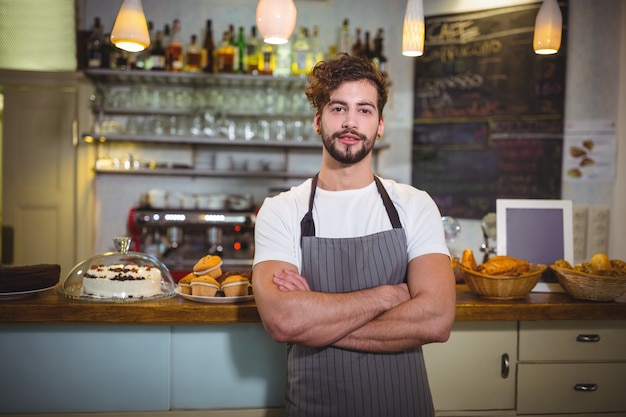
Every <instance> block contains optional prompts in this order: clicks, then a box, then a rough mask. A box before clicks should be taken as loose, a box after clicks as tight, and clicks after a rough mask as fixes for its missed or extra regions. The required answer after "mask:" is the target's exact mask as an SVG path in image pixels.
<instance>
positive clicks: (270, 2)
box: [256, 0, 297, 45]
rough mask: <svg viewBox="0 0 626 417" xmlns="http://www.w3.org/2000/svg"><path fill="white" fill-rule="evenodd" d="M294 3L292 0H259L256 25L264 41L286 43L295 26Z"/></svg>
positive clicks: (295, 13)
mask: <svg viewBox="0 0 626 417" xmlns="http://www.w3.org/2000/svg"><path fill="white" fill-rule="evenodd" d="M296 15H297V11H296V5H295V3H294V2H293V0H259V4H258V5H257V7H256V25H257V27H258V28H259V33H260V34H261V37H262V38H263V40H264V41H265V42H266V43H270V44H275V45H280V44H283V43H287V42H288V41H289V38H290V37H291V34H292V33H293V30H294V29H295V28H296Z"/></svg>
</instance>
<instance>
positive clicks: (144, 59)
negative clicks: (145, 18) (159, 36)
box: [132, 20, 156, 70]
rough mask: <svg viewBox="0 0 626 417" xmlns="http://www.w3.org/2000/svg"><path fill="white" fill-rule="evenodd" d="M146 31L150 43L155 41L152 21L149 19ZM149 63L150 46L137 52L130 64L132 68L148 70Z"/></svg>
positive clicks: (152, 43)
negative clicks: (132, 62)
mask: <svg viewBox="0 0 626 417" xmlns="http://www.w3.org/2000/svg"><path fill="white" fill-rule="evenodd" d="M148 33H149V34H150V45H154V42H156V39H155V34H154V23H153V22H152V21H151V20H150V21H149V22H148ZM149 65H150V48H146V49H144V50H143V51H141V52H139V53H138V54H137V57H136V59H135V63H134V65H133V66H132V68H133V69H139V70H149V69H150V68H149V67H148V66H149Z"/></svg>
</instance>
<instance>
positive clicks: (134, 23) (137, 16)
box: [111, 0, 150, 52]
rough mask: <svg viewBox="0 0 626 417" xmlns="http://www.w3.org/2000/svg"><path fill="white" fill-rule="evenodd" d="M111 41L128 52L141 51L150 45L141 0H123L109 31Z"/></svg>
mask: <svg viewBox="0 0 626 417" xmlns="http://www.w3.org/2000/svg"><path fill="white" fill-rule="evenodd" d="M111 42H113V45H115V46H117V47H118V48H120V49H123V50H125V51H129V52H139V51H143V50H144V49H146V48H147V47H148V46H149V45H150V33H149V32H148V24H147V23H146V16H145V15H144V14H143V7H142V6H141V0H124V3H122V7H121V8H120V11H119V13H118V14H117V18H116V19H115V24H114V25H113V30H112V31H111Z"/></svg>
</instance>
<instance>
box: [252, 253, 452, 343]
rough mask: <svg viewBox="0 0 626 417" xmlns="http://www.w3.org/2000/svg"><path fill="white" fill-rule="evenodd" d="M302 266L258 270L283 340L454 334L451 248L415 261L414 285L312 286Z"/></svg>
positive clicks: (257, 283)
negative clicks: (324, 289)
mask: <svg viewBox="0 0 626 417" xmlns="http://www.w3.org/2000/svg"><path fill="white" fill-rule="evenodd" d="M296 271H297V268H295V266H294V265H291V264H289V263H285V262H280V261H266V262H262V263H259V264H258V265H256V266H255V268H254V271H253V279H252V283H253V287H254V294H255V299H256V303H257V307H258V309H259V313H260V315H261V318H262V320H263V324H264V326H265V328H266V329H267V331H268V333H269V334H270V335H271V336H272V337H273V338H274V339H275V340H277V341H279V342H292V343H298V344H303V345H307V346H327V345H332V346H336V347H341V348H345V349H352V350H361V351H370V352H394V351H402V350H406V349H409V348H413V347H416V346H420V345H423V344H426V343H431V342H443V341H446V340H447V339H448V337H449V334H450V329H451V327H452V323H453V321H454V311H455V305H456V295H455V282H454V275H453V273H452V269H451V267H450V261H449V258H448V257H447V256H445V255H442V254H428V255H422V256H419V257H417V258H415V259H413V260H411V261H410V262H409V265H408V275H407V276H408V284H401V285H381V286H378V287H373V288H368V289H364V290H359V291H354V292H350V293H321V292H315V291H311V290H310V289H309V287H308V284H307V283H306V280H305V279H304V277H302V276H300V275H299V274H298V273H297V272H296Z"/></svg>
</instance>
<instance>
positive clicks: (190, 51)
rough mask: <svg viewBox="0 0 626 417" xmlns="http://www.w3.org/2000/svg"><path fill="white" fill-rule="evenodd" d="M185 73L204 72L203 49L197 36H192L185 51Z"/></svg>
mask: <svg viewBox="0 0 626 417" xmlns="http://www.w3.org/2000/svg"><path fill="white" fill-rule="evenodd" d="M185 71H187V72H201V71H202V49H201V48H200V45H198V36H197V35H191V40H190V41H189V44H188V45H187V48H186V49H185Z"/></svg>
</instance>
